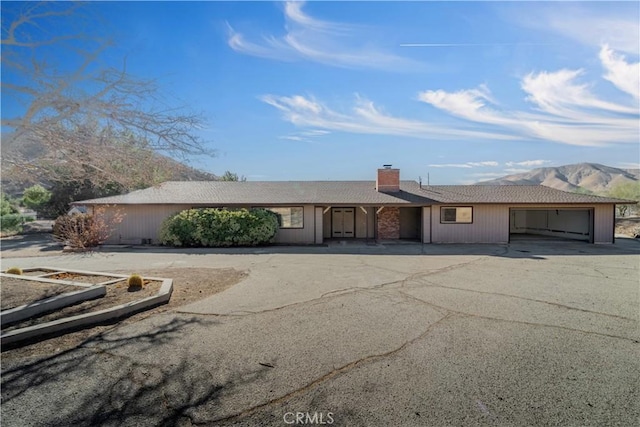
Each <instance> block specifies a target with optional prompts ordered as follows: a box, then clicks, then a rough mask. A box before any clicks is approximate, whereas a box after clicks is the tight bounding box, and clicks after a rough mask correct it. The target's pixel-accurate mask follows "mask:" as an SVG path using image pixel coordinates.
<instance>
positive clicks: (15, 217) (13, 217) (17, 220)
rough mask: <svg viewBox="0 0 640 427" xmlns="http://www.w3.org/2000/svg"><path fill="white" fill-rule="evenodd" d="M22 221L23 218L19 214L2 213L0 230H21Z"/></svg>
mask: <svg viewBox="0 0 640 427" xmlns="http://www.w3.org/2000/svg"><path fill="white" fill-rule="evenodd" d="M23 222H24V219H23V218H22V215H20V214H7V215H2V216H0V230H2V231H3V232H8V231H21V230H22V223H23Z"/></svg>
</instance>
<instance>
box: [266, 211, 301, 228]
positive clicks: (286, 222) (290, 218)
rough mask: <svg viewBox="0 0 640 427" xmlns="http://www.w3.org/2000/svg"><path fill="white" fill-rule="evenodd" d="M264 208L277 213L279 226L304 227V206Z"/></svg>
mask: <svg viewBox="0 0 640 427" xmlns="http://www.w3.org/2000/svg"><path fill="white" fill-rule="evenodd" d="M265 209H267V210H270V211H271V212H273V213H275V214H277V215H278V223H279V224H280V228H304V208H303V207H302V206H292V207H288V206H287V207H278V208H275V207H274V208H265Z"/></svg>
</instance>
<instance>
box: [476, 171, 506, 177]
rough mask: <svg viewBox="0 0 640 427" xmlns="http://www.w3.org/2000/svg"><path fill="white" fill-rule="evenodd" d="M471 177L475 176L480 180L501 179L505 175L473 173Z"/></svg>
mask: <svg viewBox="0 0 640 427" xmlns="http://www.w3.org/2000/svg"><path fill="white" fill-rule="evenodd" d="M471 176H475V177H478V178H499V177H501V176H504V173H501V172H479V173H472V174H471Z"/></svg>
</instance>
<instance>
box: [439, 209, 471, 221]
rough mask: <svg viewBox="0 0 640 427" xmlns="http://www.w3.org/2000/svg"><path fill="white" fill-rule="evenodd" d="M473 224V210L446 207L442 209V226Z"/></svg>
mask: <svg viewBox="0 0 640 427" xmlns="http://www.w3.org/2000/svg"><path fill="white" fill-rule="evenodd" d="M472 222H473V208H471V207H470V206H465V207H446V208H444V207H443V208H440V223H442V224H471V223H472Z"/></svg>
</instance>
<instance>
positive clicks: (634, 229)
mask: <svg viewBox="0 0 640 427" xmlns="http://www.w3.org/2000/svg"><path fill="white" fill-rule="evenodd" d="M635 233H640V217H631V218H617V219H616V234H624V235H626V236H629V237H636V236H635Z"/></svg>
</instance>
